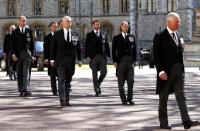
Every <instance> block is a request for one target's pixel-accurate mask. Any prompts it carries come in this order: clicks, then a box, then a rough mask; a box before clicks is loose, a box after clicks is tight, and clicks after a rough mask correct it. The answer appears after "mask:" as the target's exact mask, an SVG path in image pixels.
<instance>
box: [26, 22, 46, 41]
mask: <svg viewBox="0 0 200 131" xmlns="http://www.w3.org/2000/svg"><path fill="white" fill-rule="evenodd" d="M47 27H48V26H47V25H46V24H44V23H42V22H37V21H36V22H33V23H31V24H30V29H31V30H32V32H33V39H34V40H35V41H44V37H45V35H46V34H47Z"/></svg>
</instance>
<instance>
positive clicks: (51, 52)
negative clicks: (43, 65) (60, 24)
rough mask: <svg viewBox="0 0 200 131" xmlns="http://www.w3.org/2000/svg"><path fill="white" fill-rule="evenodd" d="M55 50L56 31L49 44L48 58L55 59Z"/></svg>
mask: <svg viewBox="0 0 200 131" xmlns="http://www.w3.org/2000/svg"><path fill="white" fill-rule="evenodd" d="M55 51H56V33H55V34H54V35H53V37H52V40H51V46H50V60H55Z"/></svg>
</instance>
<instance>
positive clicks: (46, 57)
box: [43, 36, 49, 60]
mask: <svg viewBox="0 0 200 131" xmlns="http://www.w3.org/2000/svg"><path fill="white" fill-rule="evenodd" d="M48 44H49V43H47V36H46V37H45V38H44V45H43V48H44V59H45V60H46V59H48V58H49V56H48V55H47V54H48Z"/></svg>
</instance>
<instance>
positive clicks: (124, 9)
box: [121, 0, 130, 13]
mask: <svg viewBox="0 0 200 131" xmlns="http://www.w3.org/2000/svg"><path fill="white" fill-rule="evenodd" d="M129 6H130V4H129V0H121V13H128V12H129Z"/></svg>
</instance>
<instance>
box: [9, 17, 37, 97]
mask: <svg viewBox="0 0 200 131" xmlns="http://www.w3.org/2000/svg"><path fill="white" fill-rule="evenodd" d="M25 26H26V17H25V16H23V15H21V16H19V27H18V28H16V30H14V31H13V33H12V58H13V60H14V61H17V83H18V90H19V92H20V96H21V97H24V96H31V92H29V91H28V90H27V88H28V84H29V69H30V65H31V59H32V57H33V52H34V44H33V36H32V31H31V30H30V29H29V28H27V27H25Z"/></svg>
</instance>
